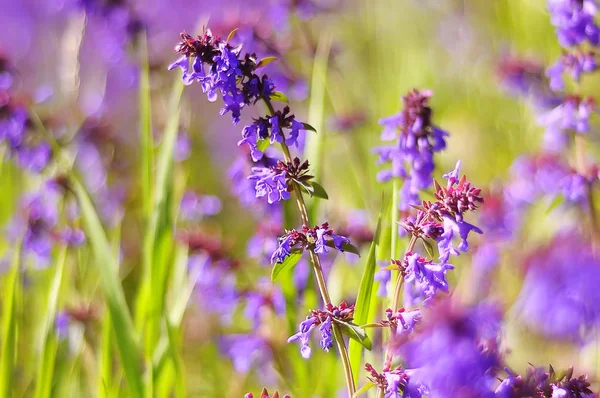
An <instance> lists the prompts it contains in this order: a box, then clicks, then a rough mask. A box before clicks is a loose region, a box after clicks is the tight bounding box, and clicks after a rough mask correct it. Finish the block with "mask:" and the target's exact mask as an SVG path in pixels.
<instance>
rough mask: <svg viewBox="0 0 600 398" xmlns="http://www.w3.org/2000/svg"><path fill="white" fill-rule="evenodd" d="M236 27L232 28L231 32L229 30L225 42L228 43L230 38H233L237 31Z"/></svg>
mask: <svg viewBox="0 0 600 398" xmlns="http://www.w3.org/2000/svg"><path fill="white" fill-rule="evenodd" d="M237 31H238V28H235V29H234V30H232V31H231V32H229V35H228V36H227V41H226V43H229V42H230V41H231V39H233V36H235V34H236V33H237Z"/></svg>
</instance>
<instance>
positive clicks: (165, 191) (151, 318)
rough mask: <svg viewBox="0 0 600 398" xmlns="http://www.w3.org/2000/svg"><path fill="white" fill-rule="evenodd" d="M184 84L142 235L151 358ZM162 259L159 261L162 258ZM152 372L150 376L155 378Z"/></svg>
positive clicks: (174, 98) (176, 92)
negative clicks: (146, 224)
mask: <svg viewBox="0 0 600 398" xmlns="http://www.w3.org/2000/svg"><path fill="white" fill-rule="evenodd" d="M183 87H184V86H183V84H182V83H181V82H180V81H179V79H177V80H176V81H175V85H174V87H173V90H172V93H171V97H170V104H169V115H170V116H169V119H168V121H167V126H166V128H165V132H164V135H163V138H162V144H161V148H160V152H159V155H158V159H157V169H156V186H155V191H154V195H153V203H152V211H151V218H150V222H149V224H148V228H147V230H146V234H145V237H144V248H143V254H142V256H143V259H144V270H145V272H146V280H145V281H144V282H145V284H146V286H147V287H146V289H145V291H144V293H145V294H147V295H148V298H147V299H145V308H142V309H141V310H142V312H143V313H145V314H146V315H145V318H146V322H147V324H146V328H145V329H146V336H145V337H146V338H145V350H144V352H145V356H146V358H148V359H147V360H148V361H150V360H151V358H152V355H153V353H154V351H155V349H156V345H157V344H158V341H159V339H160V319H161V316H162V311H163V307H164V300H165V291H166V284H167V279H168V274H169V272H168V271H169V269H170V265H171V261H169V259H170V258H171V257H170V255H169V254H170V253H172V250H173V237H172V225H171V224H172V211H171V210H172V209H171V206H170V205H171V199H172V197H173V156H174V154H173V152H174V149H175V142H176V140H177V132H178V128H179V115H180V112H181V111H180V107H179V104H180V101H181V96H182V93H183ZM161 260H162V261H161ZM156 377H157V375H154V376H153V378H156Z"/></svg>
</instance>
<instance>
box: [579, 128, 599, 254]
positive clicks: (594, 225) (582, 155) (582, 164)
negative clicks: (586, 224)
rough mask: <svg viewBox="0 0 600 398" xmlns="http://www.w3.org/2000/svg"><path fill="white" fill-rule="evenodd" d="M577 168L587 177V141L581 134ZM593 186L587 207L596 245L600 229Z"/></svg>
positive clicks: (590, 185) (589, 189)
mask: <svg viewBox="0 0 600 398" xmlns="http://www.w3.org/2000/svg"><path fill="white" fill-rule="evenodd" d="M575 168H576V170H577V172H578V173H579V174H581V175H582V176H584V177H586V174H587V170H586V168H587V167H586V163H585V139H584V137H583V136H582V135H581V134H575ZM592 185H593V184H591V183H590V184H589V186H588V194H587V206H588V212H589V216H590V226H591V229H592V238H593V239H592V241H593V242H594V244H596V242H597V241H598V239H599V238H600V227H599V225H598V215H597V214H596V207H595V206H594V196H593V190H592Z"/></svg>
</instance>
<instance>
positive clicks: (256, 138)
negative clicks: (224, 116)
mask: <svg viewBox="0 0 600 398" xmlns="http://www.w3.org/2000/svg"><path fill="white" fill-rule="evenodd" d="M266 98H268V97H266ZM284 129H285V130H289V133H288V136H287V138H286V136H285V134H284V133H283V132H284ZM306 129H307V127H306V126H305V124H304V123H301V122H299V121H297V120H296V116H295V115H293V114H290V108H289V107H287V106H286V107H285V108H283V111H275V112H274V114H273V115H272V116H265V117H259V118H258V119H255V120H254V122H253V123H252V124H251V125H249V126H246V127H244V129H243V130H242V139H241V140H240V141H239V142H238V146H240V145H243V144H246V145H248V147H249V148H250V154H251V156H252V160H254V161H255V162H256V161H258V160H260V159H261V158H262V157H263V152H264V150H263V149H261V148H260V147H259V143H260V142H264V143H270V144H273V143H276V142H278V143H285V144H286V145H287V146H296V147H297V146H298V139H299V137H300V133H301V132H302V131H305V130H306Z"/></svg>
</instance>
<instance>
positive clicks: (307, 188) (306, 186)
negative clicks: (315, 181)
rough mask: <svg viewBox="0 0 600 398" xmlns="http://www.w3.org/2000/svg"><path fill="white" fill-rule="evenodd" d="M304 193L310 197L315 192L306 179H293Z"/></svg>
mask: <svg viewBox="0 0 600 398" xmlns="http://www.w3.org/2000/svg"><path fill="white" fill-rule="evenodd" d="M294 181H295V182H296V183H297V184H298V185H300V187H301V188H302V189H303V190H304V191H306V193H307V194H308V195H309V196H310V197H311V198H312V197H313V195H314V194H315V189H314V187H313V186H312V184H311V183H310V182H308V181H302V180H294Z"/></svg>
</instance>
